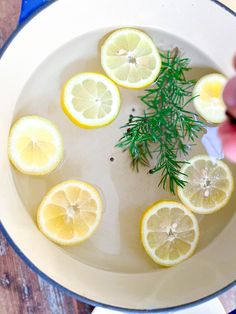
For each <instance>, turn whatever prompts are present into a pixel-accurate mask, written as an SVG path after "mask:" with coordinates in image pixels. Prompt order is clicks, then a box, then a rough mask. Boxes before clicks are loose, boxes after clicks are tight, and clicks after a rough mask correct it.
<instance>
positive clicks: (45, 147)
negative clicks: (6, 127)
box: [8, 116, 64, 175]
mask: <svg viewBox="0 0 236 314" xmlns="http://www.w3.org/2000/svg"><path fill="white" fill-rule="evenodd" d="M63 152H64V148H63V140H62V137H61V135H60V132H59V131H58V129H57V128H56V126H55V125H54V124H53V123H52V122H51V121H50V120H48V119H45V118H42V117H39V116H25V117H23V118H20V119H19V120H18V121H16V122H15V124H14V125H13V126H12V128H11V130H10V134H9V140H8V156H9V159H10V161H11V162H12V164H13V165H14V166H15V167H16V169H17V170H19V171H20V172H22V173H24V174H28V175H45V174H48V173H50V172H51V171H53V170H54V169H55V168H56V167H57V166H58V164H59V163H60V162H61V160H62V158H63Z"/></svg>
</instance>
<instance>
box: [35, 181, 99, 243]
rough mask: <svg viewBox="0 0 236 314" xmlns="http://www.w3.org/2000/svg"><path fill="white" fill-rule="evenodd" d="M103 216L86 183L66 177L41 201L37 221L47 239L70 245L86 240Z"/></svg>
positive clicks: (91, 190)
mask: <svg viewBox="0 0 236 314" xmlns="http://www.w3.org/2000/svg"><path fill="white" fill-rule="evenodd" d="M101 215H102V200H101V197H100V195H99V193H98V191H97V190H96V189H95V188H94V187H93V186H91V185H90V184H88V183H85V182H82V181H77V180H69V181H64V182H62V183H60V184H58V185H56V186H55V187H54V188H52V189H51V190H50V191H49V192H48V194H47V195H46V196H45V197H44V199H43V200H42V202H41V204H40V206H39V209H38V213H37V221H38V226H39V229H40V230H41V231H42V233H44V235H46V236H47V237H48V238H49V239H50V240H52V241H54V242H56V243H58V244H61V245H73V244H77V243H80V242H82V241H84V240H86V239H88V238H89V237H90V236H91V235H92V234H93V233H94V231H95V230H96V228H97V226H98V224H99V222H100V220H101Z"/></svg>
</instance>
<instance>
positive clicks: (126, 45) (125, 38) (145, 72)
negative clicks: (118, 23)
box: [101, 28, 161, 89]
mask: <svg viewBox="0 0 236 314" xmlns="http://www.w3.org/2000/svg"><path fill="white" fill-rule="evenodd" d="M101 63H102V66H103V69H104V71H105V72H106V74H107V75H108V76H109V77H110V78H111V79H112V80H113V81H114V82H116V83H117V84H119V85H121V86H123V87H128V88H134V89H136V88H144V87H146V86H148V85H150V84H152V83H153V82H154V81H155V79H156V78H157V76H158V74H159V71H160V68H161V58H160V55H159V52H158V50H157V48H156V46H155V44H154V43H153V41H152V39H151V38H150V37H149V36H148V35H147V34H145V33H144V32H142V31H140V30H137V29H133V28H123V29H118V30H116V31H114V32H113V33H112V34H111V35H110V36H109V37H108V38H107V39H106V41H105V42H104V44H103V46H102V50H101Z"/></svg>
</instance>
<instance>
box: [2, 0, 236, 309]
mask: <svg viewBox="0 0 236 314" xmlns="http://www.w3.org/2000/svg"><path fill="white" fill-rule="evenodd" d="M56 1H58V0H51V1H50V2H47V3H45V4H44V5H42V6H41V7H39V8H38V9H37V10H35V11H34V13H33V14H31V15H30V17H28V18H27V19H26V20H24V22H23V23H20V24H19V25H18V27H17V29H16V30H15V31H14V32H13V33H12V35H11V36H10V37H9V39H8V40H7V42H6V43H5V45H4V46H3V47H2V49H1V50H0V59H1V56H2V55H3V54H4V52H5V51H6V49H7V47H8V46H9V44H10V43H11V41H12V40H13V39H14V38H15V36H16V35H17V34H18V33H19V32H20V31H21V29H22V28H23V27H24V26H25V25H26V24H28V22H30V21H31V19H32V18H33V17H34V16H36V15H37V14H38V13H39V12H41V11H42V10H43V9H45V8H47V7H48V6H49V5H51V4H53V3H54V2H56ZM209 1H212V2H214V3H216V4H217V5H219V6H220V7H221V8H222V9H224V10H226V11H227V12H229V13H230V14H232V15H233V16H234V17H236V13H235V12H234V11H232V10H231V9H230V8H228V7H227V6H225V5H224V4H223V3H221V2H219V1H218V0H209ZM0 230H1V232H2V234H3V235H4V236H5V238H6V239H7V241H8V243H9V244H10V245H11V247H12V248H13V249H14V251H15V252H16V253H17V255H18V256H20V258H21V259H22V260H23V261H24V262H25V263H26V265H27V266H29V267H30V268H31V269H32V270H33V271H34V272H35V273H36V274H37V275H39V276H40V277H41V278H43V279H44V280H45V281H47V282H48V283H50V284H52V285H53V286H54V287H56V288H58V289H59V290H60V291H62V292H63V293H65V294H67V295H69V296H70V297H73V298H75V299H77V300H78V301H80V302H84V303H87V304H90V305H92V306H95V307H96V306H99V307H102V308H105V309H110V310H115V311H121V312H127V313H168V312H173V311H179V310H184V309H187V308H190V307H193V306H197V305H200V304H202V303H205V302H207V301H209V300H211V299H213V298H215V297H218V296H219V295H220V294H222V293H224V292H226V291H227V290H229V289H230V288H232V287H234V286H235V285H236V280H234V281H232V282H231V283H230V284H228V285H227V286H226V287H224V288H222V289H220V290H218V291H216V292H214V293H212V294H210V295H208V296H206V297H203V298H201V299H199V300H196V301H193V302H190V303H186V304H182V305H178V306H173V307H166V308H161V309H144V310H135V309H128V308H122V307H117V306H112V305H108V304H104V303H100V302H97V301H94V300H91V299H88V298H86V297H83V296H80V295H79V294H77V293H75V292H73V291H71V290H69V289H67V288H65V287H63V286H62V285H61V284H59V283H58V282H56V281H54V280H53V279H52V278H50V277H49V276H48V275H46V274H45V273H44V272H42V271H41V270H40V269H39V268H38V267H37V266H35V265H34V264H33V263H32V262H31V261H30V260H29V259H28V257H27V256H26V255H25V254H24V253H23V252H22V251H21V249H20V248H19V247H18V246H17V245H16V244H15V242H14V241H13V240H12V238H11V237H10V235H9V234H8V232H7V230H6V229H5V228H4V226H3V224H2V223H1V222H0Z"/></svg>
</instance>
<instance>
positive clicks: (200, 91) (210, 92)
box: [193, 73, 227, 123]
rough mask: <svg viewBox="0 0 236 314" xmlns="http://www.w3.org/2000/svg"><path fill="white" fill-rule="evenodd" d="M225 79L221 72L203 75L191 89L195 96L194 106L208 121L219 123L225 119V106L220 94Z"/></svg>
mask: <svg viewBox="0 0 236 314" xmlns="http://www.w3.org/2000/svg"><path fill="white" fill-rule="evenodd" d="M226 82H227V79H226V77H225V76H224V75H222V74H217V73H214V74H209V75H205V76H203V77H202V78H201V79H200V80H199V81H198V82H197V83H196V85H195V87H194V89H193V96H197V97H196V98H195V99H194V101H193V104H194V107H195V109H196V110H197V112H198V113H199V114H200V115H201V116H202V117H203V118H204V119H205V120H206V121H208V122H211V123H221V122H223V121H224V120H225V119H226V114H225V112H226V106H225V104H224V101H223V98H222V94H223V89H224V87H225V84H226Z"/></svg>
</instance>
